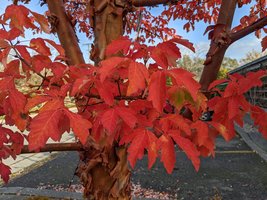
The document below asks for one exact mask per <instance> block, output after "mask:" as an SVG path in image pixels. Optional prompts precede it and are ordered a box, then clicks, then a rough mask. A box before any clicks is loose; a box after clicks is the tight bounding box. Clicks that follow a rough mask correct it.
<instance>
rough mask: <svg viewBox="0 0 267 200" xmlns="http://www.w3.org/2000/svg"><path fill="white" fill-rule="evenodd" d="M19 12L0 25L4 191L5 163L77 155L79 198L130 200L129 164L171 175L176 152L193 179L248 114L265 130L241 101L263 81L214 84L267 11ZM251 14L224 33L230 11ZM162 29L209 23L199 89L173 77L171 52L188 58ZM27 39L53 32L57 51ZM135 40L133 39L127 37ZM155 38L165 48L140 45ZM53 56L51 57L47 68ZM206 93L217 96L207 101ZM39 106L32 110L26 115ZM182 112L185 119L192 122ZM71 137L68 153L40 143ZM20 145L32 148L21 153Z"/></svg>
mask: <svg viewBox="0 0 267 200" xmlns="http://www.w3.org/2000/svg"><path fill="white" fill-rule="evenodd" d="M27 2H29V1H28V0H21V2H20V1H14V4H12V5H10V6H8V7H7V8H6V10H5V13H4V14H2V15H1V16H0V23H1V25H2V27H1V29H0V61H1V63H2V64H3V70H2V72H1V73H0V78H1V79H0V94H1V95H0V97H1V98H0V114H1V116H3V117H4V119H5V124H7V125H11V126H12V125H15V126H16V127H17V128H18V130H19V131H16V132H14V131H12V130H11V128H10V127H8V126H4V125H3V124H2V125H1V126H0V159H1V160H0V175H1V177H2V178H3V180H4V181H5V182H7V181H8V179H9V175H10V173H11V172H10V168H9V167H8V166H7V165H5V164H4V159H5V158H7V157H9V156H12V157H13V158H14V159H15V158H16V155H17V154H20V153H26V152H29V151H36V152H38V151H53V150H63V151H64V150H77V151H80V152H81V153H80V158H81V161H80V165H79V167H78V170H77V174H78V176H79V177H80V178H81V181H82V182H83V185H84V187H85V192H84V193H85V196H86V197H87V198H88V199H130V198H131V197H130V178H129V177H130V172H129V169H128V164H127V157H128V161H129V164H130V166H131V167H134V165H135V163H136V161H137V160H138V159H141V158H142V157H143V155H144V152H145V151H146V152H147V154H148V167H149V168H151V167H152V166H153V164H154V162H155V161H156V159H157V157H160V159H161V162H163V165H164V167H165V168H166V170H167V172H168V173H171V172H172V170H173V168H174V165H175V145H176V146H178V147H179V148H180V149H182V150H183V151H184V152H185V153H186V155H187V157H188V158H189V159H190V160H191V161H192V164H193V165H194V167H195V169H196V170H198V169H199V167H200V156H209V155H214V148H215V146H214V142H215V138H216V136H218V135H222V136H223V137H224V138H225V139H226V140H227V141H228V140H230V139H232V138H233V137H234V136H235V131H234V122H236V123H238V124H239V125H241V126H242V120H243V116H244V114H245V113H248V112H249V113H251V117H252V118H253V119H255V124H256V125H257V126H259V129H260V131H261V132H262V134H263V136H264V137H265V138H267V129H266V126H265V124H264V123H263V122H264V120H263V119H267V114H266V113H265V112H264V111H263V110H262V109H261V108H259V107H256V106H253V105H250V104H249V103H248V102H247V101H246V99H245V98H244V96H243V94H244V93H245V92H247V91H248V90H249V89H250V88H252V87H254V86H260V85H261V84H262V82H261V81H260V79H261V78H262V77H263V76H265V75H266V72H264V71H259V72H256V73H249V74H248V75H247V76H241V75H231V76H229V78H228V79H225V80H219V81H215V82H213V81H214V80H215V79H216V77H217V73H218V71H219V68H220V65H221V62H222V59H223V57H224V54H225V51H226V50H227V48H228V47H229V46H230V45H231V44H232V43H233V42H235V41H237V40H238V39H240V38H242V37H244V36H246V35H248V34H250V33H252V32H255V31H256V35H257V36H259V33H260V31H262V30H263V31H264V32H265V31H266V29H264V26H265V25H266V24H267V17H266V3H265V1H263V0H257V1H254V2H251V1H250V0H243V1H242V0H222V1H221V0H210V1H203V2H202V1H189V2H188V1H176V0H154V1H150V0H132V1H129V0H109V1H108V0H101V1H100V0H98V1H96V0H95V1H94V0H90V1H89V0H88V1H85V0H65V1H63V0H56V1H54V0H53V1H52V0H46V1H43V2H42V3H41V4H47V5H48V13H46V15H41V14H38V13H36V12H33V11H30V10H29V9H28V8H26V7H25V6H23V5H22V4H21V3H27ZM249 3H251V4H253V5H251V6H252V9H251V13H250V15H249V16H244V17H243V18H242V19H241V24H240V25H239V26H237V27H235V28H232V27H231V26H232V20H233V16H234V13H235V8H236V7H237V6H239V7H242V6H243V5H245V4H249ZM18 4H19V5H18ZM159 4H164V5H165V6H166V8H165V10H164V11H163V12H162V13H161V14H160V15H159V16H153V15H152V14H151V13H150V11H149V10H147V9H146V7H147V6H156V5H159ZM170 19H174V20H176V19H184V20H186V21H187V22H186V23H185V25H184V28H185V29H187V30H190V29H193V28H194V24H195V22H198V21H204V22H206V23H214V25H211V26H208V27H207V30H206V32H208V35H209V38H210V40H211V45H210V49H209V51H208V53H207V58H206V61H205V63H204V70H203V74H202V77H201V80H200V83H198V82H196V81H195V80H194V79H193V74H191V73H190V72H188V71H186V70H184V69H182V68H179V66H177V59H179V58H181V53H180V50H179V45H183V46H185V47H187V48H188V49H190V50H192V51H195V49H194V47H193V44H192V43H190V42H189V41H188V40H186V39H183V38H181V37H180V36H178V35H177V34H176V32H175V30H174V29H171V28H169V27H168V22H169V21H170ZM75 23H77V24H75ZM77 26H78V28H79V30H80V31H82V32H85V33H86V35H87V36H88V38H89V39H94V45H93V46H92V50H91V52H90V58H91V59H92V60H93V61H94V62H95V65H94V66H93V65H91V64H88V63H85V61H84V58H83V55H82V53H81V50H80V48H79V45H78V39H77V35H76V33H75V27H77ZM26 29H30V30H32V31H33V32H40V31H43V32H45V33H56V34H57V35H58V38H59V41H60V43H61V45H59V44H56V43H55V42H54V41H52V40H48V39H43V38H31V39H30V42H29V44H27V45H23V44H21V43H20V39H21V37H22V36H23V34H24V32H25V30H26ZM133 33H136V37H135V38H134V39H131V38H130V37H129V36H126V35H131V34H133ZM156 38H157V39H161V40H162V41H161V42H159V43H158V44H157V45H154V46H149V45H148V44H150V43H152V42H155V40H156ZM266 38H267V37H264V38H263V40H262V47H263V49H265V48H266V47H267V42H266V41H267V39H266ZM51 49H54V50H56V51H57V56H56V57H55V55H52V53H51ZM33 75H38V76H39V77H40V78H41V81H40V83H39V84H38V85H32V84H30V82H29V80H30V78H31V77H32V76H33ZM18 80H24V81H25V83H26V84H27V85H28V86H29V87H30V90H27V91H26V92H25V91H22V90H21V88H19V87H18V85H17V81H18ZM226 81H228V82H229V83H228V86H227V88H226V90H225V92H222V91H218V90H217V89H216V87H215V86H216V85H217V84H219V83H221V82H226ZM212 82H213V83H212ZM211 92H217V93H219V94H220V95H219V96H216V97H215V98H212V99H208V98H207V97H209V94H210V93H211ZM204 94H205V95H206V96H207V97H206V96H205V95H204ZM66 98H72V99H74V101H75V104H76V108H77V110H78V111H77V112H74V111H73V110H71V109H69V108H68V107H67V105H66V102H65V99H66ZM36 106H39V107H40V108H39V109H38V110H37V111H36V112H37V115H36V116H33V115H31V113H32V109H33V108H35V107H36ZM208 107H209V109H211V110H213V111H214V116H213V119H212V121H210V122H204V121H201V120H200V117H201V115H202V113H203V112H205V111H206V110H207V108H208ZM225 108H228V109H225ZM184 110H189V111H190V117H189V118H187V117H185V115H184V114H183V111H184ZM70 131H72V132H73V133H74V135H75V136H76V137H77V143H72V144H60V143H59V144H46V143H47V140H48V139H49V138H51V139H53V140H55V141H60V139H61V136H62V134H63V133H64V132H70ZM25 139H26V140H28V142H29V145H24V140H25Z"/></svg>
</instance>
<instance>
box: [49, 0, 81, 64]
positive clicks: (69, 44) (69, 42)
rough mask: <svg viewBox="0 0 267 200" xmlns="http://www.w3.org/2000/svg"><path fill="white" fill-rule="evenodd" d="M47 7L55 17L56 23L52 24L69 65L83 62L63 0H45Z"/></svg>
mask: <svg viewBox="0 0 267 200" xmlns="http://www.w3.org/2000/svg"><path fill="white" fill-rule="evenodd" d="M46 2H47V4H48V8H49V11H50V14H51V15H52V17H55V18H56V21H57V22H56V23H54V24H53V25H52V26H55V27H53V28H54V29H55V30H56V32H57V35H58V38H59V40H60V43H61V45H62V47H63V48H64V50H65V54H66V57H67V58H68V59H69V60H68V61H67V62H68V64H70V65H77V64H83V63H84V58H83V55H82V52H81V50H80V47H79V45H78V41H77V37H76V34H75V31H74V28H73V25H72V24H71V20H70V19H69V18H68V16H67V14H66V12H65V9H64V4H63V0H46Z"/></svg>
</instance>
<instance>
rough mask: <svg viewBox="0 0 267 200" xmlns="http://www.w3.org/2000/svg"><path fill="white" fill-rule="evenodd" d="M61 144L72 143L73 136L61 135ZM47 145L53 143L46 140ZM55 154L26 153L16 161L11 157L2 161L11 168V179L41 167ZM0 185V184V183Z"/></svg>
mask: <svg viewBox="0 0 267 200" xmlns="http://www.w3.org/2000/svg"><path fill="white" fill-rule="evenodd" d="M61 141H62V142H66V143H67V142H74V141H75V140H74V136H73V134H69V133H65V134H63V135H62V139H61ZM48 143H55V142H54V141H52V140H51V139H49V140H48ZM55 154H57V152H52V153H49V152H42V153H28V154H21V155H18V156H17V158H16V160H14V159H13V158H12V157H9V158H8V159H6V160H4V163H5V164H7V165H8V166H10V167H11V171H12V177H11V179H12V178H13V177H16V176H18V175H21V174H23V173H26V172H28V171H30V170H32V168H33V167H38V166H40V165H42V164H43V163H44V162H46V161H48V160H49V159H50V158H51V156H52V157H53V156H55ZM0 183H1V182H0Z"/></svg>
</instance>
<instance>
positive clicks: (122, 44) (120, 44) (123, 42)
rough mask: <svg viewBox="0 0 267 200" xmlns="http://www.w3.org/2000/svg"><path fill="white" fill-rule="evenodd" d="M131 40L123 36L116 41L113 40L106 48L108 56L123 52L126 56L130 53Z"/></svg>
mask: <svg viewBox="0 0 267 200" xmlns="http://www.w3.org/2000/svg"><path fill="white" fill-rule="evenodd" d="M131 44H132V42H131V40H130V39H129V38H128V37H125V36H121V37H119V38H118V39H116V40H113V41H112V42H111V43H110V44H109V45H108V46H107V48H106V55H107V56H110V55H113V54H116V53H118V52H119V51H122V52H123V54H124V55H126V54H127V52H128V51H129V48H130V45H131Z"/></svg>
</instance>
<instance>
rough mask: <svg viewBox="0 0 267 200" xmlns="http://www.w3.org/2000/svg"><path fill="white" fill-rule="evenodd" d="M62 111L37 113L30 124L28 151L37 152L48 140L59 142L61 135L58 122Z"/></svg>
mask: <svg viewBox="0 0 267 200" xmlns="http://www.w3.org/2000/svg"><path fill="white" fill-rule="evenodd" d="M62 114H63V112H62V109H56V110H48V111H44V112H41V113H39V114H38V115H37V116H36V117H34V118H33V120H32V121H31V124H30V133H29V150H30V151H33V150H34V151H38V150H40V148H42V147H43V146H44V145H45V144H46V142H47V140H48V139H49V138H52V139H53V140H54V141H59V140H60V138H61V135H62V132H60V130H59V128H58V122H59V120H60V118H61V116H62Z"/></svg>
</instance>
